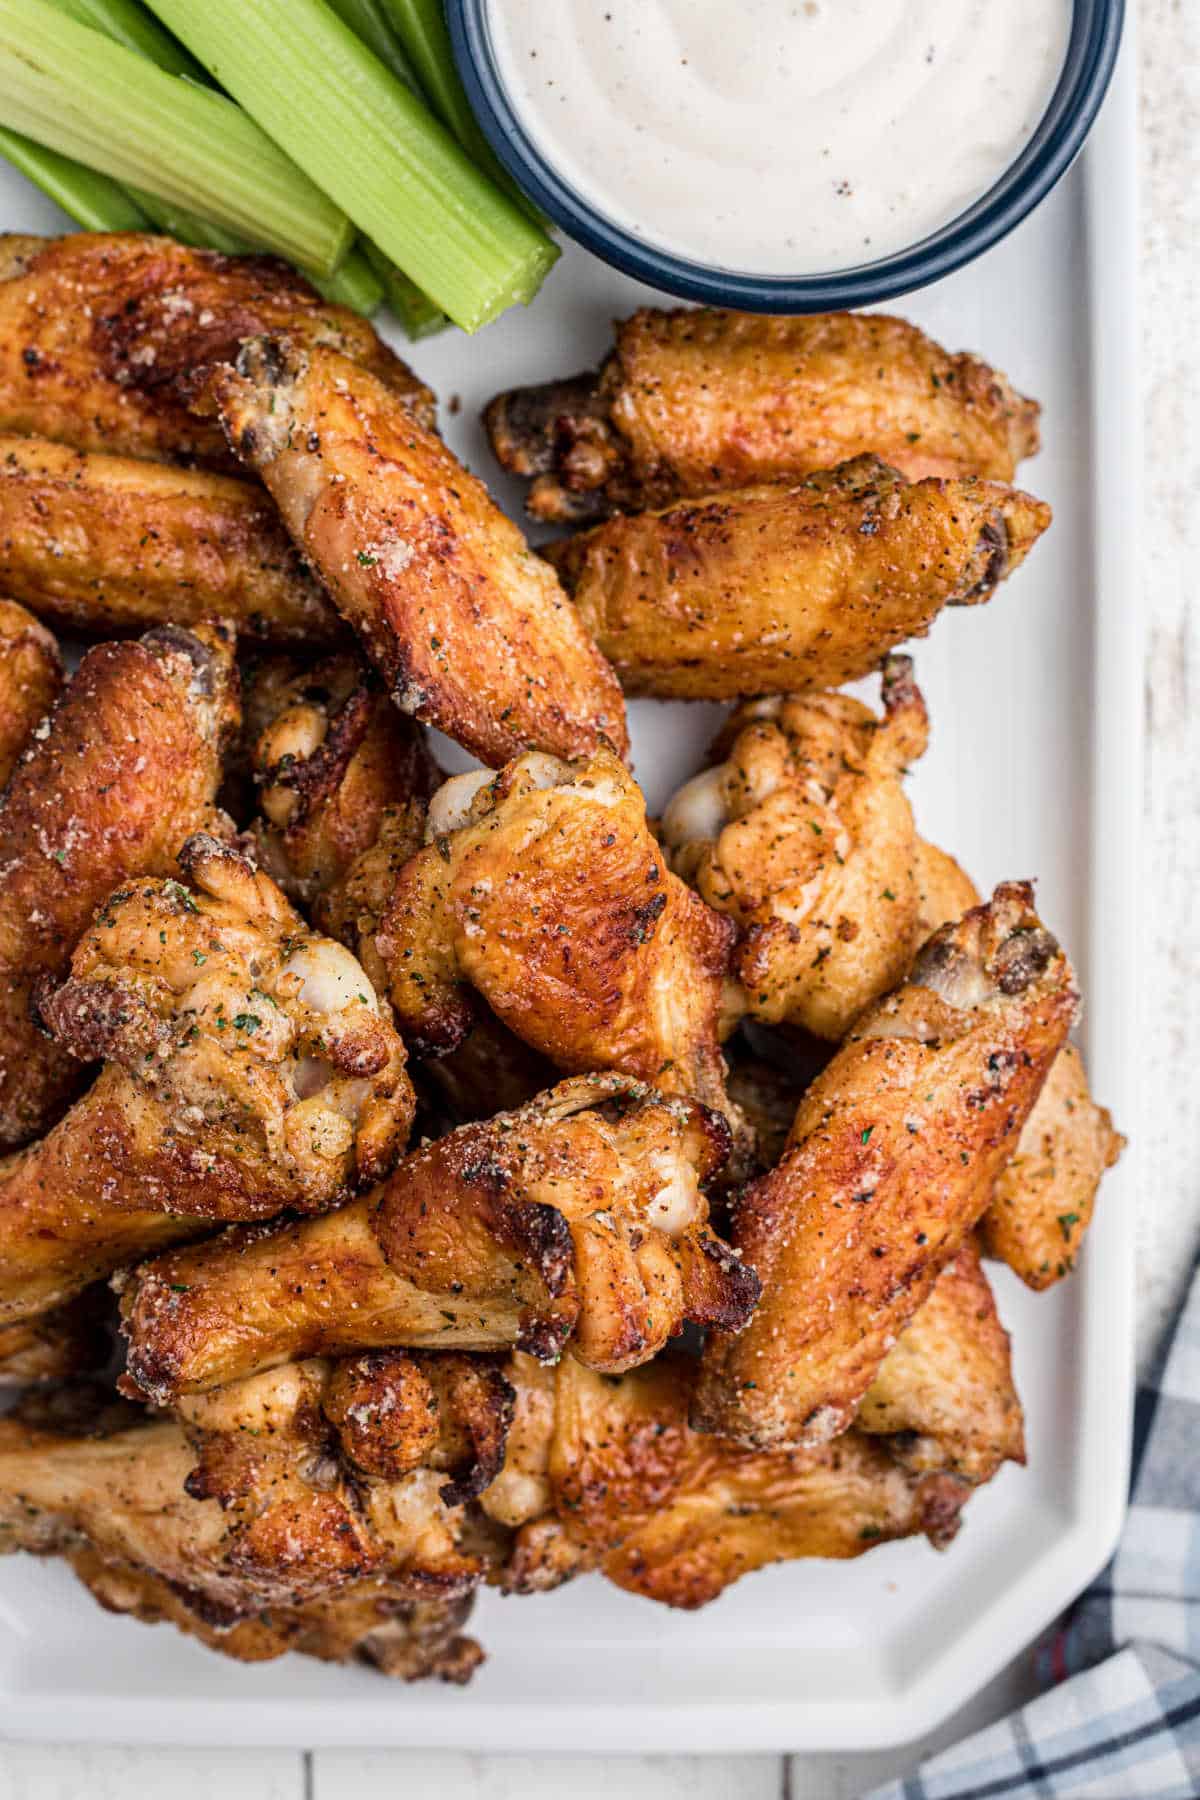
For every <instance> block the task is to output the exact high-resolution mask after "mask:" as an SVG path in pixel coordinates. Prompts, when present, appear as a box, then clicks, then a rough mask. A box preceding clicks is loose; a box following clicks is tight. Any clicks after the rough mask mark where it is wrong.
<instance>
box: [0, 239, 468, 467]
mask: <svg viewBox="0 0 1200 1800" xmlns="http://www.w3.org/2000/svg"><path fill="white" fill-rule="evenodd" d="M264 331H287V332H288V333H289V334H290V335H291V336H292V337H293V338H294V339H295V340H296V341H297V342H298V343H312V344H328V345H330V346H331V347H332V348H333V349H335V350H339V351H341V352H343V353H344V354H345V355H347V356H352V357H354V358H355V359H356V360H357V361H359V362H361V363H362V364H363V365H364V367H366V368H369V369H370V370H371V371H372V372H373V373H374V374H375V375H377V376H378V377H379V379H380V380H383V381H386V382H387V383H388V385H389V386H390V387H391V388H392V390H393V391H394V392H395V393H396V394H398V395H399V396H401V397H402V398H403V399H405V400H406V401H407V402H408V404H409V405H411V406H412V408H413V411H414V414H415V416H417V417H419V418H420V419H421V420H422V421H423V422H424V423H425V424H426V425H432V423H433V397H432V395H431V394H430V393H429V390H428V389H427V388H426V387H424V386H423V385H422V384H421V383H420V382H419V381H417V379H416V377H415V376H414V375H413V374H412V372H411V370H409V369H407V368H406V367H405V365H404V364H403V363H402V362H401V361H400V359H399V357H397V356H395V355H393V353H392V352H391V351H390V350H389V349H388V348H387V346H386V344H384V343H383V342H382V340H381V339H380V338H379V337H378V336H377V335H376V333H375V331H374V330H373V328H372V327H371V326H370V325H369V324H368V323H367V321H366V320H365V319H360V318H358V317H357V316H356V315H355V314H354V313H352V312H350V311H348V310H347V309H346V308H345V307H344V306H332V305H330V304H329V303H327V302H326V301H324V300H322V299H321V297H320V295H319V294H318V293H317V292H316V290H315V289H314V288H312V287H310V286H309V284H308V282H307V281H305V280H304V278H303V276H301V275H298V274H297V273H296V271H295V270H294V269H292V268H289V266H288V265H287V264H286V263H283V262H279V261H277V260H276V259H275V258H273V257H269V256H243V257H230V256H220V255H218V254H216V253H215V252H214V251H211V250H193V249H190V248H189V247H188V246H187V245H185V244H176V243H173V242H172V241H171V239H170V238H164V237H154V236H140V235H138V234H137V233H121V234H117V235H112V236H108V235H105V234H103V233H100V232H79V233H76V234H74V235H71V236H68V237H60V238H39V237H19V236H16V235H12V234H9V235H6V236H0V431H7V432H21V433H27V434H29V435H30V436H33V437H45V438H54V439H55V440H56V441H57V442H58V443H62V444H71V445H73V446H74V448H75V449H77V450H99V451H103V452H106V453H109V454H111V455H119V456H143V457H150V458H153V459H155V460H156V461H163V462H196V463H201V464H204V465H206V466H209V467H214V468H220V469H229V468H236V466H237V465H236V461H235V459H234V458H233V457H232V456H231V454H230V451H229V448H228V446H227V444H226V442H225V439H224V437H223V435H222V433H221V429H220V427H219V425H218V424H217V423H216V421H215V420H213V419H201V418H197V417H195V416H194V415H193V414H192V413H191V412H190V411H189V409H188V405H187V399H188V397H189V396H190V394H191V393H192V392H193V390H194V388H195V386H196V384H197V383H198V382H199V381H200V380H201V379H202V377H203V374H204V371H205V369H206V368H207V367H208V366H209V365H210V364H212V363H213V362H217V361H222V360H226V359H228V358H230V357H232V356H234V355H235V354H236V352H237V347H238V345H239V343H240V342H241V341H242V339H243V338H248V337H255V336H257V335H258V334H259V333H260V332H264Z"/></svg>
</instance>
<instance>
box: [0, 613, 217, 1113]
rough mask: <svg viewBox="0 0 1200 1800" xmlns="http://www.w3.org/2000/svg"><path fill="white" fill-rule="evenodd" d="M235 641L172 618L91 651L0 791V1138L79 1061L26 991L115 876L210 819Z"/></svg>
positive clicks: (58, 967)
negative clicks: (45, 1025)
mask: <svg viewBox="0 0 1200 1800" xmlns="http://www.w3.org/2000/svg"><path fill="white" fill-rule="evenodd" d="M235 695H236V678H235V677H234V674H233V667H232V660H231V641H230V637H229V634H228V633H227V632H226V631H225V630H224V629H223V628H221V629H217V628H210V627H207V626H204V627H198V628H197V630H196V631H195V632H191V631H184V630H182V629H180V628H179V627H176V626H165V627H162V628H161V629H158V630H155V631H151V632H149V633H147V635H146V636H145V637H144V638H143V639H142V640H141V641H140V642H139V643H123V644H102V645H100V646H98V647H97V648H96V649H94V650H92V651H90V652H89V653H88V655H87V656H85V657H84V659H83V662H82V663H81V664H80V667H79V670H78V673H77V674H76V675H75V676H74V678H73V680H72V681H71V682H70V684H69V686H68V687H67V689H66V690H65V692H64V694H63V696H62V698H61V699H60V700H59V703H58V705H57V706H56V708H55V710H54V712H53V713H52V714H51V716H50V718H49V720H48V721H47V723H46V724H45V725H42V726H39V727H38V730H37V735H36V737H35V739H34V741H33V743H32V745H31V750H30V754H29V756H28V757H27V758H26V759H25V760H24V761H23V762H22V763H21V764H20V766H19V767H18V768H17V770H16V772H15V773H14V775H13V778H12V780H11V782H10V784H9V786H8V789H7V791H6V792H5V793H4V795H3V797H2V798H0V868H2V869H3V870H4V880H3V883H0V1149H4V1148H9V1147H12V1146H14V1145H18V1144H23V1143H26V1142H28V1140H29V1139H30V1138H32V1137H34V1136H36V1135H37V1133H38V1132H39V1131H43V1130H44V1129H45V1128H46V1126H47V1125H49V1124H50V1123H52V1122H53V1120H54V1119H55V1118H57V1117H58V1116H59V1114H60V1113H61V1112H62V1110H63V1108H64V1107H65V1105H66V1104H67V1102H68V1101H69V1100H70V1098H71V1096H72V1094H73V1093H74V1092H75V1091H76V1090H77V1089H78V1087H79V1085H80V1080H81V1075H82V1070H81V1068H80V1065H79V1064H78V1063H77V1062H76V1061H75V1060H74V1059H73V1058H72V1057H71V1056H69V1055H67V1054H66V1053H65V1052H64V1051H63V1049H62V1048H61V1047H60V1046H58V1045H56V1044H54V1043H52V1042H50V1040H49V1039H47V1038H45V1037H44V1036H42V1034H41V1033H40V1032H39V1031H38V1028H37V1026H36V1024H35V1023H34V1020H33V1017H32V1013H31V1000H32V996H33V992H34V989H35V987H36V986H37V984H38V983H39V982H41V981H44V980H46V979H47V978H50V977H55V976H58V975H60V974H61V973H62V972H63V970H64V969H65V968H66V965H67V962H68V959H69V958H70V955H71V952H72V950H73V949H74V948H75V944H76V942H77V940H78V938H79V936H80V933H81V932H82V931H83V930H84V928H85V926H86V925H87V924H88V922H89V921H90V919H91V917H92V914H93V913H94V911H95V910H96V908H97V906H99V904H100V902H101V901H102V900H104V899H105V897H106V896H107V895H108V894H109V893H111V892H112V890H113V888H114V887H116V886H117V885H118V883H120V882H121V881H124V880H126V879H127V878H129V877H131V876H137V875H166V874H167V873H168V872H169V871H171V870H172V869H173V868H174V866H175V856H176V853H177V851H178V850H179V846H180V845H181V844H182V843H183V841H184V839H185V838H186V837H187V836H188V835H189V833H191V832H194V831H197V830H200V829H202V828H203V827H205V826H207V825H208V824H210V823H211V822H212V820H213V817H214V813H213V796H214V795H215V793H216V790H217V784H218V781H219V779H220V753H221V748H222V744H223V742H224V740H225V739H226V737H227V736H228V734H229V732H230V731H231V729H232V728H233V726H234V724H235V723H236V718H237V702H236V698H235Z"/></svg>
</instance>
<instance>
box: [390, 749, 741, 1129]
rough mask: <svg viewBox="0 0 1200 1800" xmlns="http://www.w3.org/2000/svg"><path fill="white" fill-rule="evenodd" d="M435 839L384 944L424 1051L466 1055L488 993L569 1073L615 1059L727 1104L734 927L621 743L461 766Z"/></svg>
mask: <svg viewBox="0 0 1200 1800" xmlns="http://www.w3.org/2000/svg"><path fill="white" fill-rule="evenodd" d="M426 836H427V838H428V839H429V840H430V841H429V842H428V843H427V845H426V847H425V848H424V849H423V850H422V851H421V852H420V853H419V854H418V855H417V856H415V857H413V858H412V859H411V861H410V862H408V863H407V864H406V865H405V866H404V867H403V868H402V869H401V870H400V871H399V873H398V874H397V876H396V878H395V881H394V884H393V888H392V893H391V897H390V899H389V901H388V904H387V907H386V910H385V911H384V913H383V915H382V918H381V919H380V921H379V924H378V928H377V930H376V932H375V936H374V951H375V953H376V954H377V956H378V958H379V960H380V964H381V965H382V969H383V970H386V973H387V980H388V991H389V994H390V997H391V1001H392V1005H393V1007H394V1008H395V1010H396V1018H397V1022H398V1023H399V1026H400V1029H401V1031H402V1032H403V1033H404V1035H405V1038H406V1040H407V1041H408V1042H409V1043H411V1044H412V1045H413V1047H414V1048H415V1049H418V1050H420V1051H422V1052H423V1053H425V1054H433V1055H437V1054H439V1053H440V1052H444V1051H447V1050H453V1049H456V1048H457V1047H458V1046H459V1045H460V1044H461V1043H462V1042H463V1041H464V1039H465V1038H466V1037H467V1034H468V1032H469V1031H470V1029H471V1026H472V1023H473V1021H474V1019H475V1018H476V1017H477V1016H478V1012H479V1006H478V1000H477V998H476V996H479V997H481V998H482V999H483V1000H484V1001H486V1002H487V1005H488V1006H489V1007H490V1008H491V1010H492V1012H493V1013H494V1014H495V1015H496V1016H497V1018H499V1019H500V1020H501V1021H502V1023H503V1024H504V1025H506V1026H507V1027H508V1028H509V1030H511V1031H512V1032H514V1033H515V1034H516V1035H517V1036H518V1037H519V1038H521V1039H522V1040H523V1041H524V1042H525V1043H526V1044H528V1045H530V1046H531V1047H532V1048H533V1049H534V1050H536V1051H537V1052H538V1053H539V1054H540V1055H542V1056H545V1057H547V1058H548V1059H549V1060H550V1061H551V1062H552V1063H554V1064H556V1065H557V1066H558V1067H559V1068H561V1069H564V1070H570V1071H573V1072H580V1073H582V1072H584V1071H587V1070H594V1069H617V1070H620V1071H622V1072H623V1073H625V1074H627V1075H636V1076H637V1077H639V1079H641V1080H643V1081H653V1082H655V1083H656V1084H657V1085H658V1086H659V1087H661V1088H663V1089H664V1090H665V1091H666V1092H668V1093H676V1094H691V1095H694V1096H695V1097H696V1098H698V1099H700V1100H703V1101H704V1102H705V1103H706V1104H707V1105H709V1106H714V1107H718V1108H724V1109H727V1108H728V1102H727V1100H726V1097H725V1089H724V1074H725V1070H724V1063H723V1062H722V1059H721V1053H720V1048H719V1044H718V1025H719V1018H720V1009H721V1001H722V993H723V984H724V978H725V970H726V967H727V963H728V957H729V951H730V945H731V940H732V937H733V931H732V928H731V927H730V926H729V925H728V924H727V923H726V921H725V920H723V919H721V918H719V917H718V916H717V915H716V913H714V912H712V911H711V910H710V909H709V908H708V907H707V906H705V905H704V904H703V903H702V902H701V901H700V900H699V899H698V898H697V897H696V896H695V895H694V894H693V893H691V892H690V891H689V889H688V888H687V887H685V886H684V884H683V882H681V881H680V880H679V879H678V878H677V877H676V876H674V875H673V874H672V873H671V871H670V870H669V868H668V867H667V866H666V862H665V859H664V857H663V855H662V852H661V850H660V849H659V846H658V844H657V842H656V841H655V839H654V837H653V835H652V833H651V831H650V829H649V826H648V825H647V822H646V804H645V800H644V798H643V796H642V793H641V790H640V788H639V787H638V786H637V784H636V782H635V781H634V780H633V778H632V776H631V775H630V774H629V773H628V771H627V770H626V769H625V768H624V767H623V765H622V764H621V763H620V762H619V761H618V759H617V758H616V757H615V756H614V755H613V754H612V753H611V752H610V751H599V752H598V753H597V754H595V755H594V756H591V757H589V758H588V759H587V760H586V761H583V760H581V761H579V762H576V763H572V764H566V763H562V762H559V761H558V760H557V759H556V758H553V757H548V756H544V755H539V754H536V753H534V754H530V755H527V756H521V757H518V758H517V759H516V761H515V762H512V763H510V764H508V766H507V767H506V768H504V769H503V770H502V771H501V772H500V774H499V775H497V776H495V777H492V776H490V775H489V773H488V772H487V771H479V772H477V773H473V774H469V775H458V776H455V777H454V778H453V779H452V780H450V781H448V782H446V783H445V785H444V786H443V787H442V788H440V789H439V791H438V792H437V793H436V794H435V796H434V798H433V801H432V804H431V806H430V810H429V818H428V823H427V825H426ZM362 954H363V955H364V956H365V957H366V959H367V961H368V962H370V953H369V952H368V951H367V949H366V948H365V947H364V948H363V950H362Z"/></svg>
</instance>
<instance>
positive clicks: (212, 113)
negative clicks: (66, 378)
mask: <svg viewBox="0 0 1200 1800" xmlns="http://www.w3.org/2000/svg"><path fill="white" fill-rule="evenodd" d="M0 125H7V126H8V127H9V128H10V129H11V130H13V131H19V132H21V133H23V134H24V135H25V136H27V137H31V138H33V139H34V141H35V142H37V143H39V144H44V145H46V146H48V147H49V148H50V149H51V150H57V151H59V152H60V153H61V154H62V155H64V156H71V157H75V158H76V159H78V161H80V162H83V163H86V164H87V165H88V166H89V167H90V168H94V169H99V170H101V171H102V172H103V173H104V174H106V175H110V176H112V177H113V178H114V179H115V180H117V181H120V182H126V183H129V184H131V185H133V186H136V187H140V188H144V189H145V190H146V191H147V192H152V193H154V194H156V195H158V197H159V198H160V199H163V200H168V201H170V202H172V203H173V204H174V205H176V206H181V207H184V208H185V209H187V210H188V211H194V212H197V213H200V214H203V215H204V216H205V217H208V218H211V219H212V221H213V223H214V224H217V225H223V226H226V227H227V228H228V229H230V230H232V231H234V232H238V233H245V234H246V235H247V236H253V237H254V238H257V239H259V240H260V241H262V242H263V243H265V244H267V245H268V246H269V247H270V248H271V249H273V250H277V251H279V252H280V254H281V255H284V256H289V257H291V258H292V259H293V260H294V261H296V262H300V263H303V264H304V265H305V266H306V267H308V268H312V269H314V270H316V271H317V273H318V274H324V275H330V274H332V273H333V271H334V270H335V269H336V268H337V266H338V264H339V263H340V262H341V260H342V258H343V256H344V255H345V254H346V251H347V249H348V248H349V244H350V239H351V236H352V230H351V226H350V222H349V220H348V219H347V218H346V216H345V214H344V213H343V212H341V211H340V210H339V209H338V208H337V207H336V206H334V205H333V203H332V202H331V201H330V200H328V199H327V198H326V196H325V195H324V194H323V193H322V192H321V191H320V190H319V189H318V188H317V187H316V186H315V185H314V184H313V183H312V182H311V181H310V180H309V179H308V178H307V177H306V176H305V175H304V174H302V173H301V171H300V170H299V169H297V168H296V166H295V165H294V164H293V163H291V162H289V161H288V159H287V157H286V156H285V155H283V153H282V152H281V151H280V150H279V149H278V148H277V147H276V146H275V145H274V144H272V143H271V142H270V140H269V139H268V138H267V137H266V136H265V135H264V134H263V132H261V131H260V130H259V129H258V127H257V126H256V125H255V124H254V123H253V122H252V121H251V120H250V119H248V118H247V117H246V116H245V114H244V113H242V112H241V111H240V110H239V109H238V108H237V107H236V106H234V105H233V104H232V103H231V102H230V101H229V100H226V99H225V98H224V97H223V96H221V95H219V94H214V93H210V92H209V91H208V90H207V89H205V88H201V87H198V86H196V84H195V83H194V82H191V81H184V80H180V79H179V78H178V77H177V76H173V75H166V74H164V73H163V72H162V71H161V70H160V69H157V68H156V67H155V66H154V65H153V64H152V63H150V62H148V61H146V59H145V58H143V57H141V56H137V55H135V54H134V53H133V52H132V51H130V50H126V49H125V48H124V47H123V46H122V45H120V44H114V43H110V42H109V40H108V39H107V38H105V37H104V36H102V35H101V33H100V32H98V31H93V30H91V29H90V28H89V27H87V26H83V25H79V24H77V23H76V21H75V20H74V19H71V18H68V17H66V16H65V15H64V14H63V13H60V12H58V11H56V10H55V9H54V7H52V6H49V5H47V4H46V3H45V0H0Z"/></svg>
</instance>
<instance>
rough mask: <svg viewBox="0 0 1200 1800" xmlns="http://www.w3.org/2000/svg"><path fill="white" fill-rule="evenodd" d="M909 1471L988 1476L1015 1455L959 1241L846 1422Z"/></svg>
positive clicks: (976, 1272) (988, 1326)
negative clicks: (876, 1437)
mask: <svg viewBox="0 0 1200 1800" xmlns="http://www.w3.org/2000/svg"><path fill="white" fill-rule="evenodd" d="M855 1424H856V1425H857V1427H858V1429H859V1430H860V1431H866V1432H870V1433H872V1434H880V1436H881V1438H882V1441H883V1442H885V1443H886V1445H887V1447H888V1449H889V1450H890V1451H891V1453H892V1455H893V1456H894V1457H895V1458H896V1459H897V1461H898V1462H901V1463H903V1465H904V1467H905V1468H906V1469H910V1470H911V1471H912V1472H913V1473H914V1474H928V1473H942V1474H950V1475H957V1476H959V1477H960V1478H961V1479H962V1480H963V1481H969V1482H971V1483H972V1485H976V1486H977V1485H979V1484H981V1483H982V1482H985V1481H990V1480H991V1479H992V1476H993V1475H994V1474H995V1473H996V1471H997V1470H998V1469H999V1468H1000V1467H1001V1465H1002V1464H1003V1463H1005V1462H1018V1463H1023V1462H1024V1461H1025V1422H1024V1415H1023V1413H1022V1411H1021V1402H1020V1400H1019V1399H1018V1397H1017V1390H1016V1388H1015V1386H1014V1385H1013V1374H1012V1357H1011V1355H1010V1354H1009V1342H1008V1333H1007V1331H1005V1329H1004V1327H1003V1325H1002V1324H1001V1323H1000V1317H999V1314H998V1313H997V1311H996V1300H995V1296H994V1295H993V1293H992V1290H991V1286H990V1284H989V1282H988V1278H987V1276H986V1275H985V1274H984V1272H983V1265H982V1264H981V1263H980V1260H979V1248H978V1245H977V1244H976V1243H975V1241H974V1240H973V1239H972V1238H968V1239H967V1240H966V1242H965V1243H964V1245H963V1247H962V1249H961V1250H960V1251H959V1253H958V1255H957V1256H956V1257H955V1258H954V1260H953V1262H949V1263H947V1264H946V1266H945V1268H944V1269H943V1270H942V1272H941V1274H940V1275H939V1276H938V1278H937V1280H936V1281H935V1282H934V1284H933V1287H932V1288H931V1290H930V1293H929V1298H928V1299H927V1300H926V1301H925V1303H924V1305H923V1306H921V1307H920V1308H919V1309H918V1310H917V1312H915V1313H914V1314H913V1317H912V1320H911V1322H910V1323H909V1324H908V1325H906V1326H905V1328H904V1330H903V1331H902V1332H901V1333H900V1336H899V1337H898V1338H897V1340H896V1342H895V1344H894V1345H893V1347H892V1349H891V1350H889V1351H888V1353H887V1355H886V1356H885V1357H884V1359H883V1361H882V1363H881V1364H880V1365H879V1370H878V1373H877V1374H876V1376H875V1379H874V1381H873V1382H872V1383H871V1385H870V1387H869V1388H868V1389H867V1392H866V1394H865V1395H864V1396H863V1401H862V1405H861V1406H860V1407H859V1409H858V1416H857V1418H856V1420H855Z"/></svg>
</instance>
